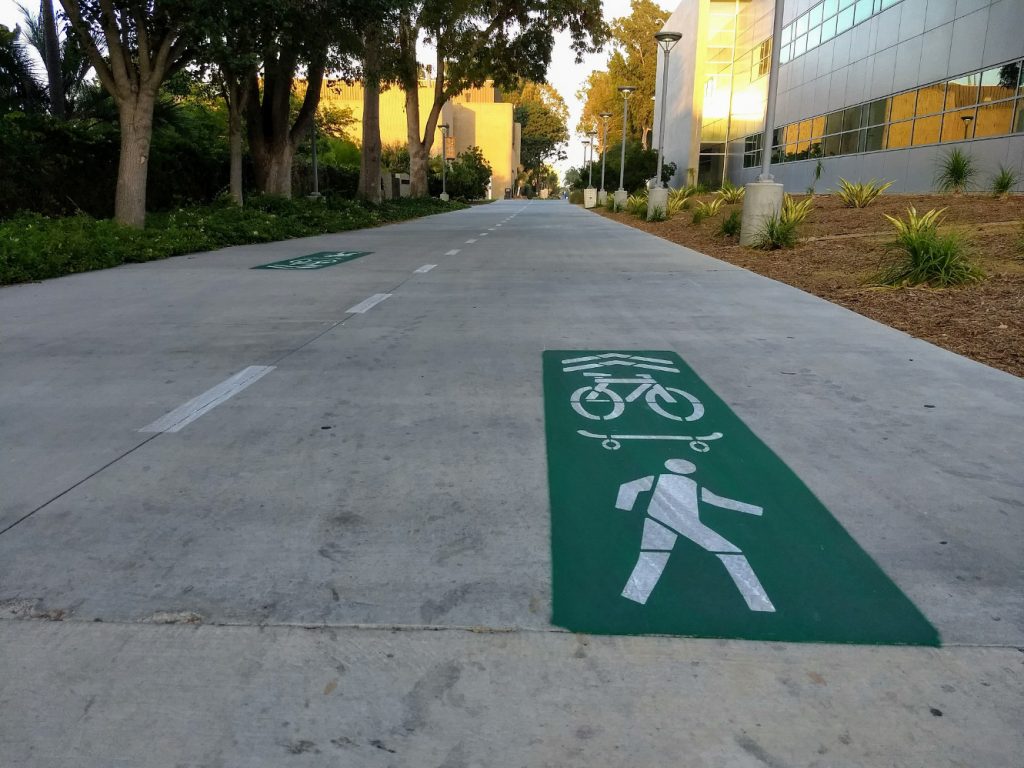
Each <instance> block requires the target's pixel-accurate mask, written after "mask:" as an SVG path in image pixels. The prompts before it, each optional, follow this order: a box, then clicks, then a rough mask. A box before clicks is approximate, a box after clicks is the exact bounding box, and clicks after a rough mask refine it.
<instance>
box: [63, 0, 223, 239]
mask: <svg viewBox="0 0 1024 768" xmlns="http://www.w3.org/2000/svg"><path fill="white" fill-rule="evenodd" d="M61 5H63V6H64V11H65V12H66V13H67V16H68V19H69V20H70V22H71V26H72V27H73V28H74V30H75V32H76V33H77V34H78V36H79V40H80V41H81V44H82V47H83V48H84V49H85V53H86V55H87V56H88V59H89V63H90V64H91V65H92V67H93V68H94V69H95V70H96V76H97V77H98V78H99V81H100V83H102V85H103V87H104V88H105V89H106V90H107V92H108V93H110V95H111V96H112V97H113V98H114V102H115V103H116V104H117V109H118V122H119V124H120V128H121V153H120V158H119V164H118V172H117V191H116V192H115V195H114V218H115V219H116V220H117V221H118V222H119V223H121V224H124V225H126V226H130V227H136V228H140V229H141V228H142V227H143V226H144V225H145V222H146V180H147V178H148V172H149V165H148V162H147V161H148V159H149V150H150V144H151V142H152V140H153V107H154V105H155V104H156V100H157V93H158V92H159V90H160V85H161V84H162V83H163V82H164V80H165V79H166V78H167V77H168V76H170V75H171V74H173V73H174V72H176V71H177V70H179V69H181V68H182V67H184V66H185V64H186V63H187V62H188V60H189V57H190V53H191V52H190V49H189V45H190V43H191V42H193V41H194V37H193V35H194V27H193V24H194V23H196V22H197V21H199V20H200V19H201V18H202V16H201V15H200V14H201V12H202V11H203V10H204V9H202V8H201V7H198V3H192V2H189V0H168V1H167V2H159V1H158V0H61Z"/></svg>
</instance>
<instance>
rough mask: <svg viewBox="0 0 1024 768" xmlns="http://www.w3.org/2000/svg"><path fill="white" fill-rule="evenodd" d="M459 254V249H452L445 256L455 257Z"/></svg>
mask: <svg viewBox="0 0 1024 768" xmlns="http://www.w3.org/2000/svg"><path fill="white" fill-rule="evenodd" d="M458 252H459V249H458V248H452V249H451V250H450V251H448V253H446V254H445V256H455V255H456V254H457V253H458Z"/></svg>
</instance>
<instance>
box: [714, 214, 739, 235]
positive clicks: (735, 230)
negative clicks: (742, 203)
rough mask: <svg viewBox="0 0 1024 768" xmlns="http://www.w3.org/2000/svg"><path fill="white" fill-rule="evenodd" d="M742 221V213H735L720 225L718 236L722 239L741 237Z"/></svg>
mask: <svg viewBox="0 0 1024 768" xmlns="http://www.w3.org/2000/svg"><path fill="white" fill-rule="evenodd" d="M741 219H742V215H741V214H740V212H739V211H733V212H732V213H730V214H729V215H728V216H727V217H726V218H725V219H723V220H722V223H721V224H719V225H718V233H717V234H718V235H719V236H720V237H739V235H740V222H741Z"/></svg>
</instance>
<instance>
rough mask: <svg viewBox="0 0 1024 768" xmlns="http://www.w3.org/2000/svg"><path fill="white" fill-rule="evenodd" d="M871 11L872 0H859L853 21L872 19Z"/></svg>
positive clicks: (859, 21) (855, 22)
mask: <svg viewBox="0 0 1024 768" xmlns="http://www.w3.org/2000/svg"><path fill="white" fill-rule="evenodd" d="M871 11H872V8H871V0H857V5H856V15H855V16H854V19H853V23H854V24H860V23H861V22H862V21H866V20H867V19H870V18H871Z"/></svg>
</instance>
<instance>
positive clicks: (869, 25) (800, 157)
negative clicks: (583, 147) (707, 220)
mask: <svg viewBox="0 0 1024 768" xmlns="http://www.w3.org/2000/svg"><path fill="white" fill-rule="evenodd" d="M780 1H781V2H785V9H784V15H783V30H782V35H781V40H780V43H781V46H780V49H779V57H780V65H779V86H778V97H777V99H776V115H775V125H774V126H773V127H774V134H773V135H774V139H773V142H772V143H773V147H772V173H773V174H774V176H775V178H776V180H777V181H780V182H782V183H783V184H785V186H786V188H787V191H803V190H804V189H806V188H808V187H810V186H812V185H814V186H816V187H817V188H818V189H819V190H821V189H826V188H835V187H836V185H837V182H838V180H839V179H840V178H846V179H849V180H851V181H854V180H868V179H871V178H878V179H886V180H889V181H894V182H895V183H894V184H893V187H892V190H893V191H903V192H919V191H926V190H929V189H931V188H932V187H933V183H934V177H935V172H936V164H937V162H938V161H939V159H940V158H941V157H942V156H943V155H944V154H946V152H948V150H949V149H951V148H952V147H961V148H962V149H964V150H965V151H967V152H969V154H970V155H971V156H972V157H973V158H974V159H975V160H976V161H977V163H978V165H979V167H980V170H981V173H982V176H983V177H988V176H990V175H993V174H994V173H995V172H996V171H997V170H998V168H999V166H1000V165H1002V166H1003V167H1006V168H1011V169H1014V170H1016V171H1017V172H1018V173H1024V66H1022V64H1024V61H1022V60H1024V0H780ZM773 15H774V3H773V2H772V0H683V2H682V3H680V5H679V7H678V8H677V9H676V11H675V12H674V13H673V14H672V16H671V17H670V18H669V19H668V21H667V22H666V24H665V28H666V29H669V30H673V31H677V32H680V33H682V35H683V38H682V40H681V41H680V42H679V44H678V45H677V46H676V47H675V48H674V49H673V51H672V53H671V57H670V60H669V72H668V88H667V93H666V94H665V95H663V94H662V93H661V88H660V85H661V80H662V75H661V66H662V63H663V59H662V58H660V57H659V61H658V66H659V74H658V80H657V82H658V84H659V89H658V92H657V94H656V100H657V101H658V104H657V107H658V109H657V110H656V112H655V113H656V120H657V116H658V115H660V110H661V102H660V100H661V99H662V98H666V99H667V100H666V102H665V108H666V110H667V116H666V120H665V156H666V159H667V160H669V161H674V162H676V163H677V165H678V166H679V169H680V170H679V172H678V173H677V175H676V177H675V179H673V183H674V184H676V185H681V184H684V183H692V182H693V181H697V180H699V181H701V182H704V183H707V184H710V185H712V186H717V185H719V184H721V183H722V181H723V180H726V179H727V180H729V181H731V182H732V183H734V184H745V183H747V182H750V181H753V180H755V179H756V178H757V176H758V174H759V172H760V165H761V160H762V156H761V151H762V147H761V144H762V134H763V130H764V112H765V101H766V96H767V91H768V72H769V69H770V64H771V48H772V43H773V41H772V21H773ZM659 129H660V126H659V125H658V124H657V122H656V124H655V132H654V135H655V137H656V138H657V137H658V136H659Z"/></svg>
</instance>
